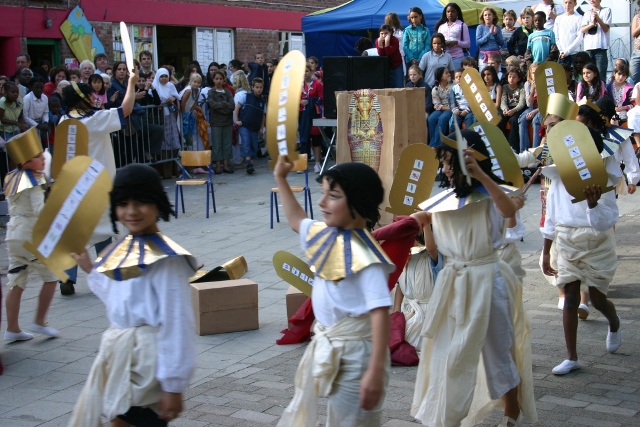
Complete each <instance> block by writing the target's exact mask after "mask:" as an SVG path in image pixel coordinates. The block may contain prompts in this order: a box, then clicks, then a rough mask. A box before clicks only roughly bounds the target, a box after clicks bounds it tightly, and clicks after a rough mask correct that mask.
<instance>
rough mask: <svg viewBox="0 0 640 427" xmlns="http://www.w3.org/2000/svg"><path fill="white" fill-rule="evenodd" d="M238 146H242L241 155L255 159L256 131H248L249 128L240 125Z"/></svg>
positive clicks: (256, 150)
mask: <svg viewBox="0 0 640 427" xmlns="http://www.w3.org/2000/svg"><path fill="white" fill-rule="evenodd" d="M238 134H239V135H240V146H241V147H242V157H244V158H247V157H250V158H252V159H255V158H256V157H257V155H258V132H253V131H250V130H249V128H246V127H244V126H240V127H239V128H238Z"/></svg>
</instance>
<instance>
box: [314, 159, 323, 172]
mask: <svg viewBox="0 0 640 427" xmlns="http://www.w3.org/2000/svg"><path fill="white" fill-rule="evenodd" d="M320 170H322V166H320V163H318V162H316V164H315V166H314V167H313V172H314V173H315V174H319V173H320Z"/></svg>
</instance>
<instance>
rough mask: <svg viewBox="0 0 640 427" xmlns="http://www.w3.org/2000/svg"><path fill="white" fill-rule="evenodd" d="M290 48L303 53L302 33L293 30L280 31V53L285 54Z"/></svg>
mask: <svg viewBox="0 0 640 427" xmlns="http://www.w3.org/2000/svg"><path fill="white" fill-rule="evenodd" d="M292 50H299V51H300V52H302V53H305V49H304V34H302V33H299V32H294V31H281V32H280V55H286V54H287V53H289V52H290V51H292Z"/></svg>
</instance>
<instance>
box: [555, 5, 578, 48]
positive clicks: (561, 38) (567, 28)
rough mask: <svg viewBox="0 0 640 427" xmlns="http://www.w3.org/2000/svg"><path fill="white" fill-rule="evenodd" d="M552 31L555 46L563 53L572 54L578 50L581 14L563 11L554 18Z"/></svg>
mask: <svg viewBox="0 0 640 427" xmlns="http://www.w3.org/2000/svg"><path fill="white" fill-rule="evenodd" d="M555 21H556V22H555V24H554V26H553V32H554V33H555V35H556V46H558V50H559V51H560V52H564V54H565V55H574V54H576V53H578V52H579V51H580V44H581V43H582V32H581V31H580V29H581V28H582V16H580V15H578V14H577V13H574V14H573V15H567V14H566V13H563V14H562V15H558V17H557V18H556V19H555Z"/></svg>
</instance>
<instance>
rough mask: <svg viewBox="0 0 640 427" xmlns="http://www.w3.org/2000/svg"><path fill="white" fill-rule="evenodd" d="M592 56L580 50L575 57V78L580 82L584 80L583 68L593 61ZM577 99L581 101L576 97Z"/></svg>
mask: <svg viewBox="0 0 640 427" xmlns="http://www.w3.org/2000/svg"><path fill="white" fill-rule="evenodd" d="M592 62H593V61H591V56H589V54H588V53H587V52H584V51H580V52H578V53H576V55H575V56H574V57H573V79H574V80H575V81H576V82H577V83H580V82H581V81H582V70H583V69H584V66H585V65H587V64H590V63H592ZM576 101H579V100H578V99H576Z"/></svg>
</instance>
